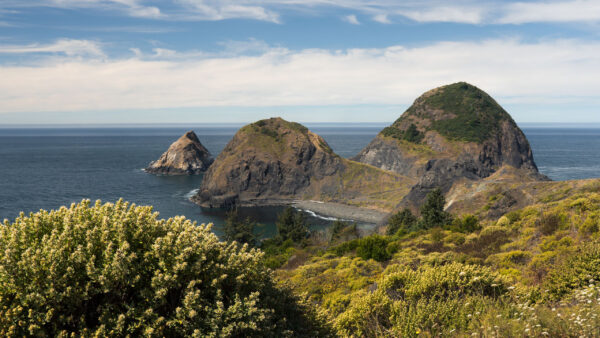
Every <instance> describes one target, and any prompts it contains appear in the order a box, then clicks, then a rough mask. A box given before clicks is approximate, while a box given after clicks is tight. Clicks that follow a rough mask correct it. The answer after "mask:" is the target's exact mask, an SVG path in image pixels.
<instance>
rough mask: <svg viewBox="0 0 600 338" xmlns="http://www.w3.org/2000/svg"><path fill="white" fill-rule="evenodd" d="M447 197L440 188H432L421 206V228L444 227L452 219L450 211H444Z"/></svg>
mask: <svg viewBox="0 0 600 338" xmlns="http://www.w3.org/2000/svg"><path fill="white" fill-rule="evenodd" d="M445 204H446V198H445V197H444V194H443V193H442V190H440V189H439V188H437V189H434V190H432V191H431V192H430V193H429V194H427V197H426V198H425V203H424V204H423V206H421V220H420V222H419V223H420V228H422V229H431V228H435V227H444V226H446V225H447V224H449V223H450V222H451V221H452V217H451V215H450V214H449V213H447V212H446V211H444V205H445Z"/></svg>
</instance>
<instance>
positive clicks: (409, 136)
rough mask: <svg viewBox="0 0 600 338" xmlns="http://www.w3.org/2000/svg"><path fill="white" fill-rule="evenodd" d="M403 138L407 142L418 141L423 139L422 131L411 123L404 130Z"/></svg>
mask: <svg viewBox="0 0 600 338" xmlns="http://www.w3.org/2000/svg"><path fill="white" fill-rule="evenodd" d="M404 139H405V140H407V141H408V142H413V143H420V142H421V140H423V133H421V132H420V131H419V130H418V129H417V126H415V125H414V124H412V123H411V125H410V126H408V128H407V129H406V131H405V132H404Z"/></svg>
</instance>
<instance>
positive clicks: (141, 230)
mask: <svg viewBox="0 0 600 338" xmlns="http://www.w3.org/2000/svg"><path fill="white" fill-rule="evenodd" d="M157 217H158V213H153V212H152V208H151V207H139V206H135V205H129V204H128V203H126V202H123V201H118V202H117V203H115V204H110V203H107V204H101V203H100V201H98V202H96V204H95V205H91V204H90V201H88V200H84V201H83V202H81V203H79V204H72V205H71V207H70V208H66V207H62V208H60V210H56V211H50V212H48V211H44V210H42V211H40V212H38V213H35V214H33V213H32V214H29V216H25V215H24V214H23V213H21V215H20V216H19V217H18V218H17V219H16V220H15V221H14V222H13V223H11V222H8V221H5V223H4V226H3V227H1V229H0V335H2V336H66V335H72V334H75V335H83V336H96V335H97V336H107V335H108V336H125V335H132V336H197V337H200V336H202V337H215V336H249V335H252V336H257V335H259V336H265V335H275V336H289V335H292V334H302V333H304V334H307V335H308V334H310V333H313V332H315V331H318V330H319V329H320V328H321V326H320V325H319V324H318V322H317V321H316V320H314V317H310V318H309V317H308V316H309V315H307V314H310V313H311V312H310V311H308V310H309V309H308V308H306V307H304V306H302V305H299V304H298V303H296V301H295V298H293V297H292V296H290V294H289V293H287V292H285V291H282V290H280V289H277V288H276V287H274V286H273V283H272V280H271V274H270V271H269V270H268V269H266V268H265V267H264V266H263V264H262V253H260V251H258V250H255V249H248V247H247V246H243V247H240V246H239V245H238V244H236V243H230V244H227V243H223V242H219V240H218V239H217V237H216V236H215V235H214V234H212V233H211V232H210V225H209V226H204V225H201V226H196V224H194V223H192V222H190V221H189V220H186V219H185V218H184V217H175V218H170V219H168V220H158V219H157Z"/></svg>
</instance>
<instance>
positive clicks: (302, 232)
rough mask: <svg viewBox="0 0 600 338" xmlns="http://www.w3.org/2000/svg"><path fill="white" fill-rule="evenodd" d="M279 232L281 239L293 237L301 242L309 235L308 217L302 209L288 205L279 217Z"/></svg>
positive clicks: (293, 239)
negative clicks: (298, 209)
mask: <svg viewBox="0 0 600 338" xmlns="http://www.w3.org/2000/svg"><path fill="white" fill-rule="evenodd" d="M275 225H276V226H277V234H278V237H279V239H280V240H281V241H286V240H288V239H291V240H292V241H294V242H300V241H302V240H303V239H305V238H306V237H307V236H308V233H309V232H308V226H307V225H306V217H305V216H304V213H302V212H301V211H297V210H296V209H294V208H292V207H287V208H285V210H283V212H282V213H281V214H279V216H278V217H277V222H276V223H275Z"/></svg>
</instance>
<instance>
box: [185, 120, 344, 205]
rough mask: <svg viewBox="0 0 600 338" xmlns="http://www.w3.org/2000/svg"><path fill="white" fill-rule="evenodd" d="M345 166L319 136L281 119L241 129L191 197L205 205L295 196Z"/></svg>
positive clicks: (261, 201) (256, 201)
mask: <svg viewBox="0 0 600 338" xmlns="http://www.w3.org/2000/svg"><path fill="white" fill-rule="evenodd" d="M342 168H343V159H342V158H340V157H339V156H337V155H336V154H335V153H333V151H332V150H331V148H330V147H329V145H327V143H326V142H325V140H323V139H322V138H321V137H320V136H318V135H316V134H314V133H312V132H311V131H310V130H308V129H307V128H306V127H304V126H302V125H300V124H298V123H293V122H288V121H285V120H283V119H281V118H271V119H267V120H261V121H258V122H255V123H252V124H249V125H246V126H244V127H243V128H241V129H240V130H239V131H238V132H237V133H236V134H235V136H234V137H233V139H232V140H231V141H230V142H229V143H228V144H227V146H226V147H225V149H223V151H222V152H221V153H220V154H219V156H217V158H216V160H215V163H214V164H213V165H212V166H211V167H210V168H209V170H208V171H207V172H206V174H205V176H204V179H203V181H202V186H201V187H200V189H199V192H198V194H197V195H196V196H194V197H193V198H192V200H193V201H194V202H196V203H198V204H200V205H201V206H205V207H229V206H232V205H260V204H268V203H269V201H281V200H286V199H287V200H289V199H292V198H296V197H297V196H299V195H301V194H302V193H304V192H307V191H308V190H309V187H311V185H313V186H314V184H315V183H316V182H318V181H320V180H322V179H323V178H325V177H328V176H332V175H334V174H336V173H337V172H338V171H340V170H341V169H342Z"/></svg>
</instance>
